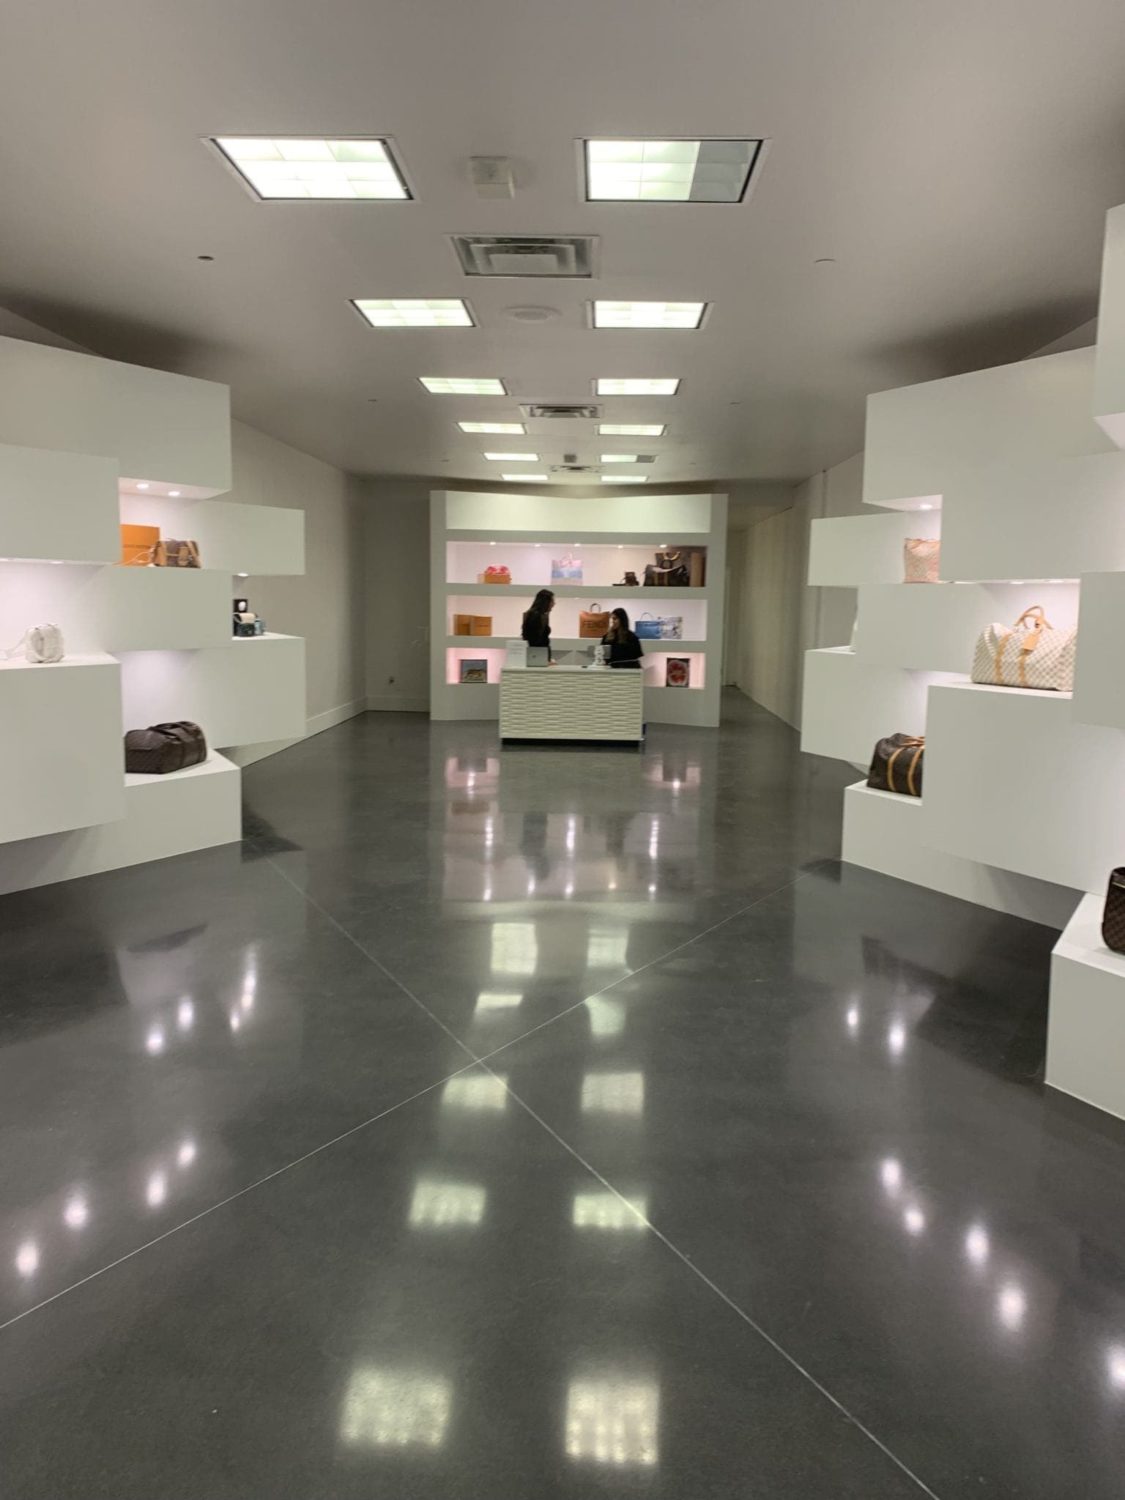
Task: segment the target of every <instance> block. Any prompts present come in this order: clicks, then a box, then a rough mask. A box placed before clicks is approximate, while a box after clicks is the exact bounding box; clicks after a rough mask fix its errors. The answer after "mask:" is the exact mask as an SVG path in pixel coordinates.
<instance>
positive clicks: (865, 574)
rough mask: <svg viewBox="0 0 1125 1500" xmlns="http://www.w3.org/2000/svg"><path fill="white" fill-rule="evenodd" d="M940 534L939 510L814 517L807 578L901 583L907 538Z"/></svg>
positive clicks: (819, 582)
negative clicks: (827, 517)
mask: <svg viewBox="0 0 1125 1500" xmlns="http://www.w3.org/2000/svg"><path fill="white" fill-rule="evenodd" d="M940 535H941V513H940V511H936V510H934V511H911V512H910V513H909V514H905V515H902V514H898V513H895V514H888V515H885V516H877V515H870V516H836V517H831V518H829V519H828V520H823V521H814V522H813V523H812V530H811V533H810V536H809V583H810V585H812V586H814V587H817V586H819V587H821V588H825V587H827V588H833V587H835V588H858V587H859V586H860V585H861V584H869V583H901V582H902V581H903V545H904V543H905V542H906V539H907V538H908V537H937V536H940ZM912 587H915V588H921V587H923V585H921V584H914V585H912Z"/></svg>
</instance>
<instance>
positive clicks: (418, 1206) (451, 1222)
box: [410, 1177, 485, 1229]
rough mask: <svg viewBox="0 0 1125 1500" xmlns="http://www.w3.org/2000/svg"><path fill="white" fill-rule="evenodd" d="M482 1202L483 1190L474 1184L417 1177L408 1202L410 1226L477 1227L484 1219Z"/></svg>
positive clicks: (439, 1227)
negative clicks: (411, 1196)
mask: <svg viewBox="0 0 1125 1500" xmlns="http://www.w3.org/2000/svg"><path fill="white" fill-rule="evenodd" d="M484 1203H485V1191H484V1188H482V1187H476V1186H475V1185H474V1184H473V1183H466V1182H438V1181H436V1180H435V1179H433V1178H430V1177H420V1178H419V1179H418V1181H417V1183H416V1184H415V1186H414V1196H413V1198H412V1199H411V1200H410V1225H411V1227H412V1228H414V1229H449V1228H453V1227H454V1226H457V1225H462V1224H470V1225H476V1224H479V1223H480V1221H481V1220H482V1219H483V1218H484Z"/></svg>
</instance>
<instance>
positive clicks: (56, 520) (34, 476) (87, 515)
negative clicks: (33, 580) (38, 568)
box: [0, 444, 121, 563]
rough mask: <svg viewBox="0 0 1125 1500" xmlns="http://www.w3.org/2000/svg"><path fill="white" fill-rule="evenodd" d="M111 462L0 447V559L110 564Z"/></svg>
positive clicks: (113, 518)
mask: <svg viewBox="0 0 1125 1500" xmlns="http://www.w3.org/2000/svg"><path fill="white" fill-rule="evenodd" d="M117 508H118V499H117V461H116V459H113V458H99V457H96V456H94V455H92V454H88V453H58V452H54V451H52V450H51V449H50V448H22V447H14V446H12V445H10V444H3V445H0V557H2V558H3V559H4V560H5V561H7V560H8V559H10V558H20V559H45V560H47V561H49V562H94V563H102V562H105V563H109V562H115V561H116V560H117V558H118V557H120V555H121V533H120V530H119V527H118V519H117Z"/></svg>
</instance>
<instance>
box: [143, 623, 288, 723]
mask: <svg viewBox="0 0 1125 1500" xmlns="http://www.w3.org/2000/svg"><path fill="white" fill-rule="evenodd" d="M121 689H122V693H121V696H122V708H123V713H124V723H125V724H126V726H127V727H133V728H141V727H143V726H145V725H147V724H159V723H163V722H166V721H168V720H175V719H190V720H191V721H192V722H193V723H196V724H198V725H199V726H200V727H201V728H202V730H203V732H204V734H205V735H206V736H207V743H208V744H209V745H214V746H216V747H219V748H222V747H224V746H233V745H255V744H262V743H264V742H265V741H267V740H289V739H300V738H301V737H302V736H303V735H304V734H305V733H306V731H307V728H308V723H307V718H306V708H305V643H304V640H303V639H301V637H299V636H293V635H263V636H249V637H246V638H244V639H238V640H235V639H230V640H228V641H227V643H226V644H225V645H224V646H221V647H218V648H215V649H211V650H206V651H138V652H135V653H127V654H126V655H125V656H123V658H122V663H121Z"/></svg>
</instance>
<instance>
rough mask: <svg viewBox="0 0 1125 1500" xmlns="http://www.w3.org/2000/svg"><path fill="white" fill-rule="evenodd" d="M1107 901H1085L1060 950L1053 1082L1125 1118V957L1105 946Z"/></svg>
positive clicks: (1054, 969)
mask: <svg viewBox="0 0 1125 1500" xmlns="http://www.w3.org/2000/svg"><path fill="white" fill-rule="evenodd" d="M1104 902H1105V898H1104V897H1103V896H1093V895H1090V896H1085V897H1083V899H1082V901H1081V903H1080V905H1079V907H1078V910H1077V911H1076V912H1075V913H1074V916H1073V917H1072V918H1071V920H1070V922H1069V923H1068V924H1067V926H1066V930H1065V931H1064V932H1063V935H1062V937H1061V938H1060V939H1059V941H1058V943H1057V944H1056V945H1055V951H1054V954H1053V956H1052V958H1051V1010H1050V1019H1049V1021H1048V1025H1047V1082H1048V1084H1050V1086H1051V1087H1052V1088H1055V1089H1061V1090H1062V1092H1063V1093H1065V1094H1073V1095H1074V1096H1075V1098H1077V1099H1083V1100H1085V1102H1086V1103H1087V1104H1092V1105H1094V1106H1095V1107H1096V1108H1097V1109H1104V1110H1106V1111H1107V1112H1108V1113H1109V1114H1112V1115H1117V1116H1118V1117H1119V1118H1121V1119H1125V958H1122V957H1121V956H1120V955H1119V954H1117V953H1113V952H1111V951H1110V949H1108V948H1107V947H1106V946H1105V944H1104V943H1103V942H1102V936H1101V920H1102V908H1103V906H1104Z"/></svg>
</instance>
